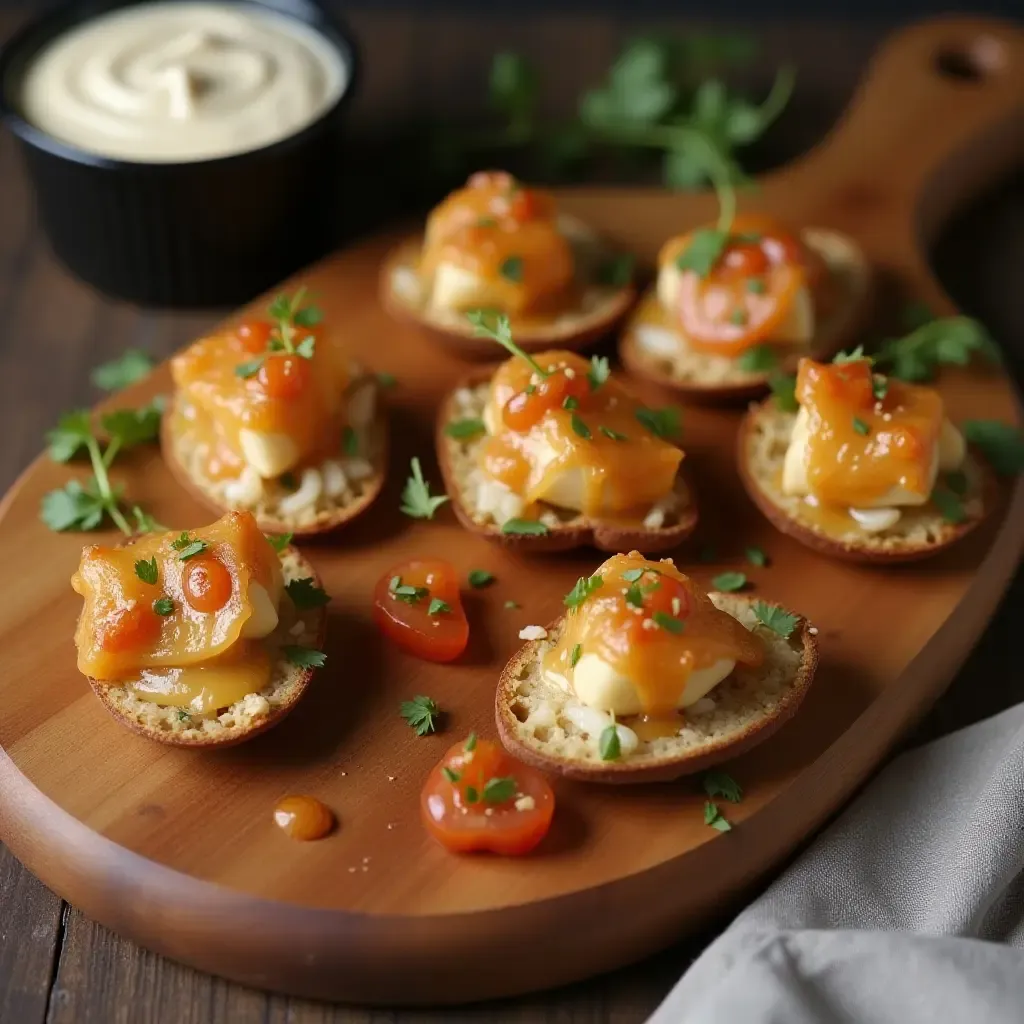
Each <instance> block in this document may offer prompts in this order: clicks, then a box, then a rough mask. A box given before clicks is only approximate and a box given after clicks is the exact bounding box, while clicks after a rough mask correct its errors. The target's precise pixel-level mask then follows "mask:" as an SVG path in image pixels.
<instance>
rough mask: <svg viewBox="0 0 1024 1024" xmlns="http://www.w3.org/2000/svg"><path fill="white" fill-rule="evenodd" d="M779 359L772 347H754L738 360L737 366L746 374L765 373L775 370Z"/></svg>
mask: <svg viewBox="0 0 1024 1024" xmlns="http://www.w3.org/2000/svg"><path fill="white" fill-rule="evenodd" d="M778 361H779V357H778V356H777V355H776V353H775V349H774V348H773V347H772V346H771V345H754V347H753V348H748V349H747V350H746V351H745V352H743V353H742V354H741V355H740V357H739V358H738V359H737V360H736V365H737V366H738V367H739V368H740V369H741V370H743V371H744V372H745V373H765V372H767V371H768V370H773V369H774V368H775V366H776V365H777V364H778Z"/></svg>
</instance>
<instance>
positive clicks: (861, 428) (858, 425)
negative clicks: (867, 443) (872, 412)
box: [853, 416, 871, 437]
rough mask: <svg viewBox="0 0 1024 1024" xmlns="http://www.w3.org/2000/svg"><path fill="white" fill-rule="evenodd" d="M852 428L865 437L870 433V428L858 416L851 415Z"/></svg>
mask: <svg viewBox="0 0 1024 1024" xmlns="http://www.w3.org/2000/svg"><path fill="white" fill-rule="evenodd" d="M853 429H854V430H855V431H856V432H857V433H858V434H860V435H861V437H867V436H868V434H870V433H871V428H870V427H869V426H868V425H867V424H866V423H865V422H864V421H863V420H862V419H861V418H860V417H859V416H854V417H853Z"/></svg>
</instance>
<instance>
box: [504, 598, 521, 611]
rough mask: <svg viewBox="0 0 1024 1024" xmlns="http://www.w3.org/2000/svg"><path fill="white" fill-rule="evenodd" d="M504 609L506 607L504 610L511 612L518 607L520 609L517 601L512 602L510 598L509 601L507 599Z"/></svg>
mask: <svg viewBox="0 0 1024 1024" xmlns="http://www.w3.org/2000/svg"><path fill="white" fill-rule="evenodd" d="M505 607H506V608H507V609H508V610H509V611H512V610H513V609H515V608H519V607H521V605H520V604H519V602H518V601H513V600H512V599H511V598H509V599H508V600H507V601H506V602H505Z"/></svg>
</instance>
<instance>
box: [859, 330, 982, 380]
mask: <svg viewBox="0 0 1024 1024" xmlns="http://www.w3.org/2000/svg"><path fill="white" fill-rule="evenodd" d="M929 316H930V314H929ZM974 355H981V356H984V357H985V358H986V359H988V360H989V361H990V362H999V361H1000V358H1001V356H1000V352H999V349H998V347H997V346H996V343H995V342H994V341H993V340H992V337H991V336H990V335H989V333H988V331H987V330H986V329H985V327H984V326H983V325H982V324H980V323H979V322H978V321H977V320H972V319H971V318H970V317H966V316H950V317H942V318H940V319H929V320H927V321H926V322H924V323H920V324H918V325H917V326H915V327H914V329H913V330H912V331H911V332H910V333H909V334H907V335H905V336H904V337H902V338H896V339H892V340H889V341H887V342H885V343H884V344H883V345H882V346H881V348H880V349H879V350H878V354H877V355H876V357H875V362H876V363H877V364H878V365H880V366H882V367H884V368H885V371H886V372H887V373H888V374H889V376H890V377H898V378H900V379H901V380H908V381H927V380H931V379H932V378H933V377H934V376H935V374H936V372H937V371H938V369H939V367H940V366H966V365H967V364H968V363H970V361H971V358H972V356H974Z"/></svg>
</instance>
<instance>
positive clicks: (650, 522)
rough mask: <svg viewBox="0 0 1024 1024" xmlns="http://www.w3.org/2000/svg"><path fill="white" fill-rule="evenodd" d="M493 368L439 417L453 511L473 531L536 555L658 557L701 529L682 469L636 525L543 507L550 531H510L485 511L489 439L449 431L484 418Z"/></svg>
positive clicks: (449, 399) (473, 378) (465, 383)
mask: <svg viewBox="0 0 1024 1024" xmlns="http://www.w3.org/2000/svg"><path fill="white" fill-rule="evenodd" d="M492 373H493V370H490V369H481V370H479V371H477V372H476V373H473V374H470V375H468V376H467V377H466V378H464V379H463V380H462V382H461V383H460V384H459V386H458V387H456V388H455V390H454V391H452V392H450V393H449V394H448V395H447V396H446V398H445V399H444V401H443V402H442V403H441V408H440V411H439V413H438V418H437V429H436V445H437V460H438V463H439V465H440V467H441V475H442V477H443V478H444V486H445V491H446V492H447V494H448V496H449V497H450V498H451V502H452V509H453V510H454V512H455V515H456V516H457V517H458V520H459V522H460V523H462V525H463V526H464V527H465V528H466V529H467V530H469V531H470V533H475V534H478V535H479V536H481V537H485V538H486V539H487V540H490V541H494V542H496V543H498V544H501V545H503V546H504V547H507V548H511V549H514V550H516V551H522V552H525V553H531V554H549V553H551V552H555V551H569V550H571V549H572V548H579V547H586V546H593V547H595V548H597V549H598V550H599V551H610V552H618V551H633V550H636V551H642V552H644V553H645V554H656V553H659V552H663V551H670V550H671V549H673V548H675V547H677V546H678V545H679V544H680V543H681V542H682V541H683V540H684V539H685V538H686V537H688V536H689V535H690V534H691V533H693V531H694V529H695V528H696V526H697V503H696V501H695V500H694V497H693V492H692V489H691V488H690V486H689V484H688V483H687V481H686V478H685V476H684V475H683V473H682V470H680V472H679V474H678V475H677V476H676V481H675V487H674V489H673V492H672V494H671V495H670V496H669V498H668V499H667V500H665V501H663V502H661V503H659V506H658V507H657V508H655V509H651V511H650V513H648V516H647V517H646V518H645V519H644V520H643V521H642V522H637V523H636V524H635V525H633V524H632V523H629V522H623V521H621V520H618V521H609V522H605V521H602V520H599V519H592V518H590V517H588V516H585V515H583V514H582V513H580V512H576V511H573V510H571V509H563V508H557V507H556V506H554V505H547V504H544V503H541V508H542V509H543V512H542V513H541V516H540V522H542V523H543V524H544V525H545V527H546V528H547V532H546V533H542V534H524V533H504V532H502V528H501V525H500V524H499V522H498V521H496V520H495V518H494V516H493V515H492V514H491V513H489V512H484V511H482V510H481V502H480V500H479V496H480V494H481V487H482V486H486V483H485V482H483V481H482V480H481V477H480V470H479V469H478V466H477V457H476V456H477V450H478V448H479V446H480V444H481V443H482V442H483V440H484V436H483V435H478V436H476V437H470V438H453V437H450V436H449V435H448V434H447V433H446V428H447V426H448V424H449V423H451V422H452V421H453V420H459V419H464V418H479V417H481V416H482V415H483V409H484V405H485V403H486V400H487V393H488V386H489V382H490V378H491V375H492Z"/></svg>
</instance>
